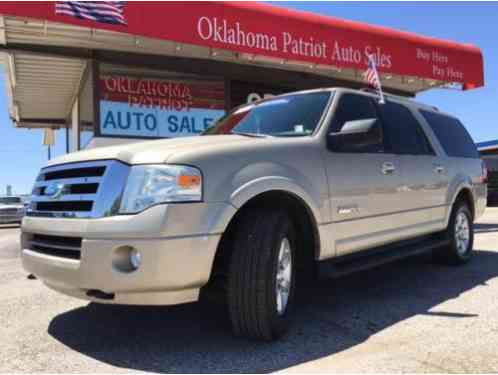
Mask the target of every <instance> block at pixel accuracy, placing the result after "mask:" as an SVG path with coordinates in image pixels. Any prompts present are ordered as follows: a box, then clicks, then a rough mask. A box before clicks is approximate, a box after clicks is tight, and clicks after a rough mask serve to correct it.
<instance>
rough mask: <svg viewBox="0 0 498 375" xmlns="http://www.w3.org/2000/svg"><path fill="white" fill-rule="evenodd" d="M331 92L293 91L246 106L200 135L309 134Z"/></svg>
mask: <svg viewBox="0 0 498 375" xmlns="http://www.w3.org/2000/svg"><path fill="white" fill-rule="evenodd" d="M331 95H332V93H331V92H329V91H321V92H313V93H307V94H294V95H286V96H281V97H276V98H274V99H269V100H265V101H262V102H259V103H255V104H249V105H245V106H243V107H239V108H236V109H235V110H233V111H232V112H230V113H229V114H228V115H227V116H225V117H223V118H222V119H220V120H219V121H218V122H217V123H216V124H215V125H214V126H212V127H211V128H209V129H207V130H206V131H205V132H204V134H203V135H213V134H245V135H263V136H265V135H267V136H274V137H302V136H306V135H311V134H313V132H314V131H315V128H316V127H317V126H318V123H319V121H320V119H321V117H322V114H323V112H324V110H325V109H326V107H327V103H328V102H329V99H330V96H331Z"/></svg>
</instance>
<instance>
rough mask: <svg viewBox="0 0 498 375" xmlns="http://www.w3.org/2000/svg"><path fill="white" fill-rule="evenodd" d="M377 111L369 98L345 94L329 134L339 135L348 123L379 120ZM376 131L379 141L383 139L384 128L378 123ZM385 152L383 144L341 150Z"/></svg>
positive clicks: (342, 150)
mask: <svg viewBox="0 0 498 375" xmlns="http://www.w3.org/2000/svg"><path fill="white" fill-rule="evenodd" d="M377 117H378V116H377V111H376V109H375V105H374V103H373V102H372V100H371V99H370V98H369V97H368V96H364V95H355V94H344V95H342V96H341V99H340V101H339V104H338V106H337V108H336V111H335V113H334V118H333V119H332V122H331V124H330V127H329V133H339V132H340V131H341V129H342V127H343V126H344V124H345V123H346V122H348V121H355V120H366V119H373V118H377ZM376 131H378V132H379V133H380V134H379V139H382V126H381V124H380V122H378V124H377V127H376ZM383 150H384V145H383V143H382V142H381V143H379V144H377V145H369V146H362V145H357V146H356V147H355V146H353V148H352V149H349V148H348V149H346V148H344V149H340V150H338V151H341V152H362V153H366V152H368V153H377V152H382V151H383Z"/></svg>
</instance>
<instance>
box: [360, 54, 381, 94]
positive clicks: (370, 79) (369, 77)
mask: <svg viewBox="0 0 498 375" xmlns="http://www.w3.org/2000/svg"><path fill="white" fill-rule="evenodd" d="M363 78H364V79H365V82H366V83H368V85H369V86H371V87H373V88H374V89H376V90H378V91H379V95H380V103H384V94H383V93H382V85H381V84H380V79H379V73H378V72H377V67H376V65H375V60H374V58H373V56H372V55H368V69H367V70H366V71H365V73H363Z"/></svg>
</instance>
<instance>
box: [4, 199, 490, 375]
mask: <svg viewBox="0 0 498 375" xmlns="http://www.w3.org/2000/svg"><path fill="white" fill-rule="evenodd" d="M474 247H475V249H476V254H475V256H474V257H473V259H472V261H471V262H470V263H469V264H467V265H465V266H463V267H449V266H441V265H435V264H432V263H431V262H430V261H429V259H428V257H427V256H419V257H415V258H410V259H404V260H401V261H398V262H395V263H392V264H389V265H385V266H382V267H380V268H376V269H372V270H369V271H365V272H361V273H357V274H353V275H349V276H347V277H343V278H340V279H335V280H326V281H322V282H320V283H319V284H317V285H315V286H313V287H312V288H310V289H308V290H306V292H305V293H301V298H300V300H299V305H300V306H299V310H298V312H297V316H296V321H295V323H294V329H293V330H292V331H291V332H290V334H289V335H287V336H286V337H285V338H283V339H282V340H281V341H278V342H275V343H261V342H254V341H247V340H244V339H239V338H234V337H232V336H231V334H230V327H229V324H228V319H227V316H226V313H225V312H224V310H223V308H222V307H219V306H213V305H210V304H201V303H195V304H188V305H183V306H176V307H150V308H149V307H145V308H144V307H141V308H137V307H122V306H103V305H97V304H91V303H90V304H89V303H87V302H85V301H80V300H77V299H73V298H70V297H66V296H63V295H60V294H58V293H56V292H53V291H51V290H49V289H47V288H46V287H45V286H44V285H43V284H42V283H41V282H40V281H39V280H28V279H27V277H26V276H27V275H26V273H25V272H24V271H23V270H22V268H21V263H20V259H19V251H20V250H19V229H18V227H17V226H8V225H1V226H0V290H1V292H0V372H2V373H3V372H51V373H54V372H78V373H90V372H106V373H111V372H112V373H114V372H137V371H152V372H177V373H178V372H187V373H192V372H194V373H198V372H200V373H204V372H254V373H259V372H273V371H298V372H498V208H489V209H488V210H487V211H486V213H485V216H484V217H483V218H481V219H480V220H479V222H478V223H477V224H476V237H475V246H474Z"/></svg>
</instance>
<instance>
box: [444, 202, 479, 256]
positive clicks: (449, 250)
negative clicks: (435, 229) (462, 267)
mask: <svg viewBox="0 0 498 375" xmlns="http://www.w3.org/2000/svg"><path fill="white" fill-rule="evenodd" d="M459 215H465V216H466V218H467V223H468V228H469V239H468V245H467V246H466V248H465V250H464V251H462V250H460V251H459V249H458V244H457V235H456V232H457V220H458V219H457V218H458V216H459ZM445 237H446V238H447V239H448V240H449V241H450V242H449V244H448V245H447V246H445V247H442V248H441V249H437V250H435V251H434V258H435V260H436V261H437V262H439V263H445V264H451V265H459V264H465V263H467V262H468V261H469V260H470V258H471V257H472V254H473V253H474V222H473V219H472V213H471V212H470V209H469V206H468V204H467V203H466V202H465V201H458V202H456V203H455V204H454V205H453V208H452V210H451V216H450V221H449V223H448V228H447V229H446V232H445Z"/></svg>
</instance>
